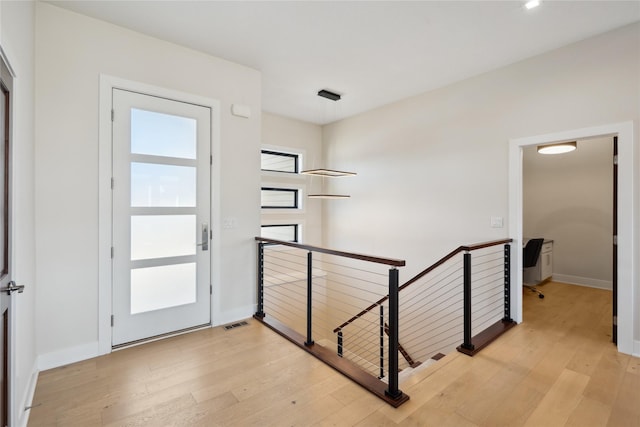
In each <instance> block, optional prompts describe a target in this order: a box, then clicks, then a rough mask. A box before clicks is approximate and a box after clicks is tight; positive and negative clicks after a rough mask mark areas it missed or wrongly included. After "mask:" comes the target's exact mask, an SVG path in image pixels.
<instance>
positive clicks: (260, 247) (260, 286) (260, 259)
mask: <svg viewBox="0 0 640 427" xmlns="http://www.w3.org/2000/svg"><path fill="white" fill-rule="evenodd" d="M257 258H258V265H257V269H258V271H257V273H258V274H257V275H256V276H257V286H258V310H257V311H256V317H260V318H264V243H262V242H258V257H257Z"/></svg>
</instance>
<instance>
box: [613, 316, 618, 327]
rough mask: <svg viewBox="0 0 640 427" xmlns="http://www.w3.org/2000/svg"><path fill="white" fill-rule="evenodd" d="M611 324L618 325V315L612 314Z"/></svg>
mask: <svg viewBox="0 0 640 427" xmlns="http://www.w3.org/2000/svg"><path fill="white" fill-rule="evenodd" d="M613 325H614V326H618V316H613Z"/></svg>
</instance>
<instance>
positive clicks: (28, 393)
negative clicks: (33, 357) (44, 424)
mask: <svg viewBox="0 0 640 427" xmlns="http://www.w3.org/2000/svg"><path fill="white" fill-rule="evenodd" d="M36 363H37V362H34V363H33V368H32V369H31V378H29V384H28V386H27V389H26V390H25V392H24V396H22V400H20V403H19V404H18V406H17V407H15V408H14V413H15V416H14V421H15V422H12V424H13V425H15V426H19V427H27V424H29V414H30V413H31V411H30V410H26V409H25V408H28V407H30V406H31V405H33V395H34V394H35V392H36V384H37V383H38V374H39V371H38V367H37V364H36Z"/></svg>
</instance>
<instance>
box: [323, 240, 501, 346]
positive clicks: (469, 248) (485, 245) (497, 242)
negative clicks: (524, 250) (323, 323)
mask: <svg viewBox="0 0 640 427" xmlns="http://www.w3.org/2000/svg"><path fill="white" fill-rule="evenodd" d="M511 242H513V239H502V240H492V241H490V242H483V243H475V244H472V245H465V246H458V247H457V248H456V249H454V250H453V251H451V252H449V253H448V254H447V255H445V256H443V257H442V258H440V259H439V260H438V261H436V262H435V263H433V264H432V265H430V266H429V267H427V268H425V269H424V270H422V271H421V272H420V273H418V274H416V275H415V276H414V277H413V278H411V279H410V280H408V281H407V282H405V283H404V284H403V285H402V286H400V287H399V288H398V292H400V291H401V290H403V289H404V288H406V287H407V286H409V285H411V284H412V283H415V282H417V281H418V280H420V279H421V278H423V277H424V276H426V275H427V274H429V273H430V272H431V271H433V270H435V269H436V268H437V267H439V266H441V265H442V264H444V263H445V262H447V261H449V260H450V259H451V258H453V257H454V256H456V255H457V254H459V253H460V252H471V251H475V250H478V249H484V248H488V247H491V246H498V245H503V244H505V243H511ZM388 299H389V295H387V296H384V297H382V298H380V299H379V300H378V301H376V302H374V303H373V304H371V305H370V306H369V307H367V308H365V309H364V310H362V311H361V312H360V313H358V314H356V315H355V316H353V317H352V318H351V319H349V320H347V321H346V322H344V323H343V324H342V325H340V326H338V327H337V328H335V329H334V330H333V332H334V333H337V332H339V331H341V330H342V328H344V327H345V326H347V325H348V324H349V323H351V322H353V321H354V320H356V319H358V318H360V317H362V316H364V315H365V314H367V313H368V312H370V311H371V310H373V309H374V308H376V307H378V306H379V305H380V304H382V303H384V302H385V301H386V300H388Z"/></svg>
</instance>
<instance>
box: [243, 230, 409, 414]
mask: <svg viewBox="0 0 640 427" xmlns="http://www.w3.org/2000/svg"><path fill="white" fill-rule="evenodd" d="M256 241H257V255H258V256H257V271H258V274H257V296H258V298H257V311H256V313H255V315H254V318H256V319H257V320H259V321H261V322H262V323H263V324H265V325H266V326H268V327H269V328H271V329H273V330H274V331H276V332H277V333H279V334H280V335H282V336H284V337H285V338H287V339H288V340H289V341H291V342H293V343H294V344H296V345H298V346H299V347H301V348H303V349H304V350H306V351H307V352H309V353H310V354H312V355H314V356H316V357H317V358H319V359H320V360H322V361H323V362H324V363H326V364H328V365H330V366H332V367H333V368H335V369H336V370H338V371H340V372H341V373H343V374H344V375H346V376H347V377H349V378H351V379H352V380H354V381H355V382H357V383H358V384H360V385H361V386H363V387H364V388H366V389H367V390H369V391H371V392H372V393H374V394H375V395H377V396H378V397H380V398H381V399H383V400H385V401H386V402H387V403H389V404H391V405H392V406H394V407H397V406H400V405H401V404H402V403H404V402H406V401H407V400H408V399H409V396H407V395H406V394H404V393H403V392H402V391H401V390H400V389H399V383H398V372H399V360H398V354H399V351H400V348H401V347H400V346H399V342H398V334H399V299H398V289H399V271H398V267H403V266H404V265H405V261H404V260H397V259H392V258H382V257H375V256H369V255H362V254H356V253H352V252H344V251H337V250H332V249H327V248H321V247H317V246H311V245H303V244H298V243H292V242H286V241H281V240H274V239H267V238H262V237H256ZM382 297H385V298H386V300H385V304H384V308H383V307H380V308H379V311H378V312H377V313H376V314H375V316H374V317H375V319H374V320H373V322H374V324H375V327H376V330H377V332H376V334H375V339H374V340H371V339H369V337H365V336H360V337H357V336H349V337H347V341H346V342H345V341H344V340H343V338H344V337H343V335H342V334H340V333H339V334H337V342H336V340H335V339H334V335H333V329H334V326H333V325H335V324H336V322H335V319H340V318H343V319H344V318H348V317H352V316H353V314H354V313H357V312H359V311H361V307H363V306H366V305H369V304H370V301H372V300H379V299H380V298H382ZM367 327H368V326H367ZM352 338H354V339H352ZM347 346H348V349H347V348H346V347H347ZM401 354H402V353H401Z"/></svg>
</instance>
